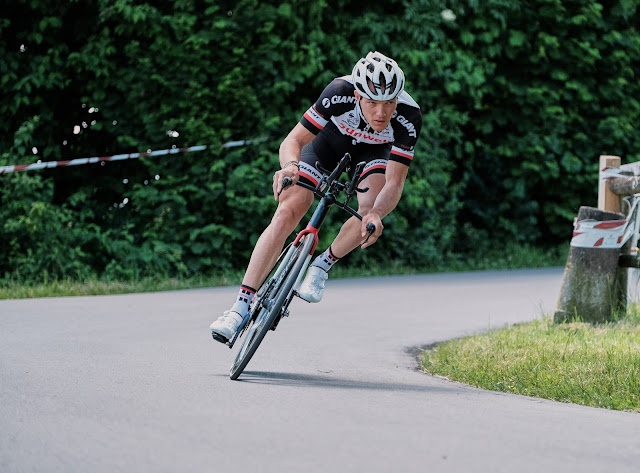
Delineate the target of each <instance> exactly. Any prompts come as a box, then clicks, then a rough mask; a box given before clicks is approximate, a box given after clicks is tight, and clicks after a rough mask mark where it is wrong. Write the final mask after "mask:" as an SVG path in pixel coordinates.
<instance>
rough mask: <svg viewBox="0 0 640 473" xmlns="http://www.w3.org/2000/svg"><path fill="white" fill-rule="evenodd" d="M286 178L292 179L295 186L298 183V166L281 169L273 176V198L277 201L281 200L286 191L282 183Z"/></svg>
mask: <svg viewBox="0 0 640 473" xmlns="http://www.w3.org/2000/svg"><path fill="white" fill-rule="evenodd" d="M285 177H288V178H289V179H291V181H292V184H291V185H295V183H296V182H298V167H297V166H287V167H285V168H284V169H280V170H279V171H276V173H275V174H274V175H273V197H274V198H275V199H276V200H279V199H280V194H281V193H282V191H283V190H284V188H283V186H282V181H283V180H284V178H285Z"/></svg>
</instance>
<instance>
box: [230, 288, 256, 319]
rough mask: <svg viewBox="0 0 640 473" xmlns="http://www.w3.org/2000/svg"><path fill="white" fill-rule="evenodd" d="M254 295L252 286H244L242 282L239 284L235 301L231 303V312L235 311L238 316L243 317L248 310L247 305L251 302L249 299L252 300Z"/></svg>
mask: <svg viewBox="0 0 640 473" xmlns="http://www.w3.org/2000/svg"><path fill="white" fill-rule="evenodd" d="M255 295H256V290H255V289H254V288H252V287H250V286H245V285H244V284H243V285H242V286H240V290H239V291H238V297H237V299H236V303H235V304H233V307H232V308H231V312H237V313H238V314H240V317H244V316H245V315H246V314H247V312H248V311H249V305H250V304H251V301H253V297H254V296H255Z"/></svg>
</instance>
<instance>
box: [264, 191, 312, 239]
mask: <svg viewBox="0 0 640 473" xmlns="http://www.w3.org/2000/svg"><path fill="white" fill-rule="evenodd" d="M310 205H311V204H310V203H307V201H306V200H305V199H295V200H288V201H286V202H282V203H281V204H280V205H279V206H278V208H277V210H276V212H275V214H274V215H273V219H272V220H271V224H272V225H273V227H274V230H276V231H277V232H283V233H287V234H289V233H291V232H292V231H293V230H295V228H296V226H297V225H298V223H300V220H302V217H304V215H305V214H306V213H307V210H309V206H310Z"/></svg>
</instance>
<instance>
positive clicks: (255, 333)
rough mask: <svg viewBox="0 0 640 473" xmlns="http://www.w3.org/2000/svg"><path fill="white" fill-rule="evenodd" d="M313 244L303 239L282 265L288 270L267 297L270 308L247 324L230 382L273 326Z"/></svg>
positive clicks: (312, 238) (244, 366) (309, 238)
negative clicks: (285, 265) (286, 266)
mask: <svg viewBox="0 0 640 473" xmlns="http://www.w3.org/2000/svg"><path fill="white" fill-rule="evenodd" d="M313 243H314V237H313V236H312V235H307V236H305V237H303V238H302V239H301V241H300V243H299V244H298V246H297V247H296V252H295V253H294V254H293V255H292V256H291V258H290V259H289V260H288V261H285V262H283V263H282V264H287V265H288V268H287V269H286V270H285V271H283V272H282V274H281V275H280V278H279V280H278V281H277V282H276V286H275V287H274V288H273V290H272V291H270V294H268V295H267V297H268V299H269V301H273V302H272V303H271V306H270V307H269V308H267V307H264V306H261V307H260V308H259V313H258V314H257V315H256V317H255V318H254V319H253V320H252V321H251V322H249V327H247V330H246V332H247V333H246V338H245V339H244V342H243V343H242V345H241V347H240V350H238V354H237V356H236V359H235V360H234V363H233V365H232V366H231V369H230V371H229V377H230V378H231V379H232V380H235V379H238V377H239V376H240V375H241V374H242V372H243V371H244V369H245V368H246V367H247V364H249V361H251V358H252V357H253V355H254V354H255V352H256V350H257V349H258V347H259V346H260V343H262V340H263V339H264V337H265V335H266V334H267V332H268V331H269V329H270V328H271V326H272V325H273V322H274V321H275V319H276V317H277V316H278V314H279V313H280V309H281V308H282V306H283V304H284V303H285V301H286V300H287V298H288V297H289V295H290V294H291V291H292V290H293V285H294V284H295V282H296V280H297V279H298V274H299V273H300V271H301V270H302V267H303V265H304V262H305V259H306V256H307V255H308V254H309V253H310V252H311V248H312V246H313Z"/></svg>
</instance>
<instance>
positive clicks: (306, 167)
mask: <svg viewBox="0 0 640 473" xmlns="http://www.w3.org/2000/svg"><path fill="white" fill-rule="evenodd" d="M314 141H315V140H314ZM347 151H348V152H349V154H351V165H350V166H349V168H348V169H347V172H348V174H349V178H352V177H353V173H354V171H355V167H356V165H357V164H358V163H360V162H362V161H364V162H365V163H366V165H365V167H364V169H363V171H362V173H361V174H360V179H359V180H360V181H362V180H363V179H365V178H366V177H368V176H370V175H371V174H377V173H379V174H384V173H385V171H386V170H387V162H388V161H389V156H390V154H391V143H387V144H380V145H364V144H360V145H359V146H354V147H353V148H352V149H349V150H347ZM347 151H345V152H347ZM343 156H344V153H342V154H336V153H318V152H317V150H316V149H315V147H314V143H313V141H312V142H311V143H309V144H308V145H306V146H305V147H304V148H302V153H301V155H300V163H299V165H300V168H299V172H298V178H299V179H300V181H301V182H304V183H305V184H309V185H311V186H314V187H315V186H317V185H318V182H320V179H322V174H323V173H322V171H320V170H319V169H318V168H317V163H319V164H320V166H321V167H322V168H324V170H325V171H329V172H331V171H333V170H334V169H335V167H336V166H337V165H338V163H339V162H340V160H341V159H342V157H343Z"/></svg>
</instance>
